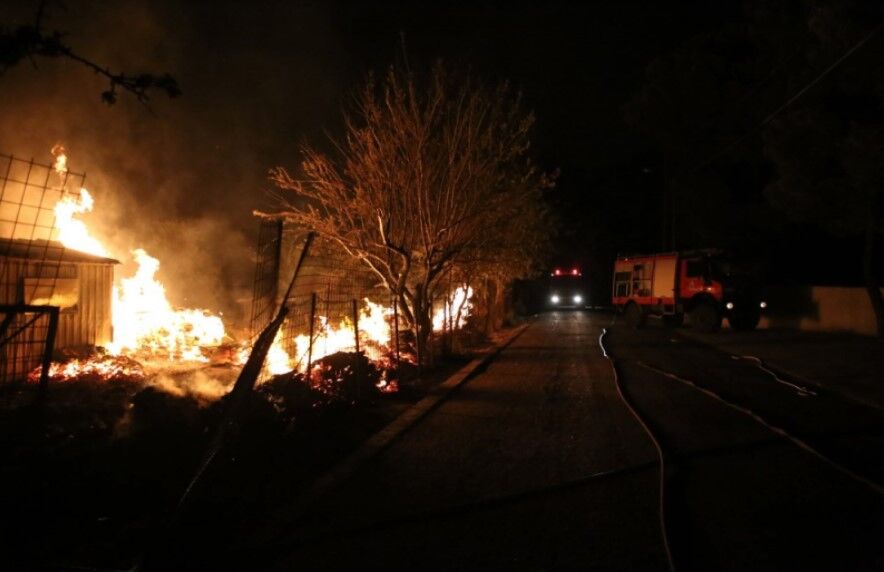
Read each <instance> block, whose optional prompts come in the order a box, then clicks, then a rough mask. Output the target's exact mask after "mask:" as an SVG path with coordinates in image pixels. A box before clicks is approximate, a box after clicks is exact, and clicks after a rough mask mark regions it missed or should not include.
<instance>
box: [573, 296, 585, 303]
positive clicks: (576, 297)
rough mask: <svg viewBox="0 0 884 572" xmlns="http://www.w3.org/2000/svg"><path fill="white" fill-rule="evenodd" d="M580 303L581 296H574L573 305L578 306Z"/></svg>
mask: <svg viewBox="0 0 884 572" xmlns="http://www.w3.org/2000/svg"><path fill="white" fill-rule="evenodd" d="M580 302H583V296H581V295H580V294H577V295H576V296H574V303H575V304H579V303H580Z"/></svg>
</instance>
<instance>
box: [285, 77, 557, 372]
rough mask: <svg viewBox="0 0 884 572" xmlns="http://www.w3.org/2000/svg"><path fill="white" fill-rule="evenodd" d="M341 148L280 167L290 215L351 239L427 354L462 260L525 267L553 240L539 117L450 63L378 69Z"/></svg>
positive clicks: (507, 92)
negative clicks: (438, 305) (533, 149)
mask: <svg viewBox="0 0 884 572" xmlns="http://www.w3.org/2000/svg"><path fill="white" fill-rule="evenodd" d="M345 119H346V137H345V138H344V139H343V141H337V142H335V147H336V149H337V153H336V156H334V157H330V156H328V155H326V154H323V153H320V152H318V151H317V150H315V149H314V148H312V147H309V146H307V147H306V148H305V149H304V150H303V153H304V161H303V163H302V169H303V177H302V178H301V179H296V178H294V177H292V176H291V175H290V174H289V172H288V171H287V170H286V169H284V168H282V167H278V168H275V169H273V170H272V171H271V179H272V181H273V182H274V183H275V184H276V186H277V187H278V189H280V190H282V191H290V192H285V193H283V192H281V193H279V199H280V202H281V205H282V211H281V212H280V213H278V214H279V215H282V216H284V217H285V218H287V219H289V220H291V221H293V222H295V223H298V224H300V225H302V226H304V227H305V228H308V229H310V230H313V231H315V232H316V233H317V234H319V235H320V236H323V237H325V238H327V239H329V240H332V241H333V242H335V243H337V244H338V245H340V247H341V248H343V249H344V250H345V251H346V252H348V253H349V254H350V255H352V256H354V257H356V258H358V259H359V260H361V261H362V262H363V263H364V264H366V265H367V266H368V268H370V269H371V270H372V271H373V272H374V273H375V274H376V275H377V276H378V277H379V279H380V280H381V281H382V282H383V284H384V285H385V286H386V287H387V288H388V289H389V290H390V292H391V293H392V294H393V295H394V298H395V299H396V300H397V301H398V304H399V307H400V311H401V314H402V315H403V316H404V317H405V319H406V321H407V323H408V325H409V327H410V328H411V330H412V331H413V333H414V335H415V340H416V346H417V352H418V360H419V361H421V362H423V361H424V360H425V357H426V348H427V340H428V337H429V334H430V332H431V331H432V324H431V310H432V299H433V295H434V293H436V292H437V291H438V288H439V286H440V284H439V282H440V279H441V278H442V277H443V276H446V275H447V274H448V273H449V272H452V271H454V270H455V269H457V268H462V269H466V268H467V267H468V266H469V267H470V269H471V270H473V271H475V270H481V271H485V272H492V271H495V272H498V273H510V274H511V277H515V276H516V275H517V274H519V273H520V272H522V273H523V272H524V271H525V270H526V269H527V268H528V267H529V266H530V264H531V262H532V259H534V258H535V255H536V253H537V252H538V248H539V247H540V245H541V244H542V243H543V242H544V237H545V233H544V232H543V218H544V216H545V208H544V205H543V202H542V193H543V189H545V188H548V187H550V186H551V183H552V179H551V177H549V176H547V175H545V174H543V173H541V172H540V171H539V170H538V169H537V168H536V167H535V166H534V164H533V163H532V161H531V160H530V158H529V156H528V148H529V131H530V128H531V126H532V124H533V122H534V118H533V115H532V114H530V113H527V112H525V111H524V109H523V106H522V104H521V100H520V97H519V96H518V94H514V93H513V92H512V90H511V89H510V87H509V86H508V85H507V84H501V85H499V86H497V87H496V88H493V89H488V88H486V87H484V86H482V85H480V84H478V83H477V82H475V81H474V80H472V79H470V78H469V77H462V76H457V75H455V74H451V73H449V72H448V71H447V70H446V69H445V67H444V66H443V65H442V64H441V63H440V64H437V65H436V66H435V67H434V68H433V69H432V71H431V73H430V74H429V77H428V79H427V80H426V82H419V81H418V80H417V78H416V77H415V75H414V74H413V73H411V72H410V71H403V70H401V69H398V68H395V67H391V68H390V70H389V71H388V73H387V74H386V75H385V76H384V78H383V80H382V81H380V82H376V81H374V80H373V79H372V78H369V81H368V82H367V85H366V86H365V89H364V90H363V91H362V93H361V96H360V97H358V98H357V103H356V106H355V109H354V110H353V111H352V112H351V113H349V114H348V115H347V116H346V118H345Z"/></svg>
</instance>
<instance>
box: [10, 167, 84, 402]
mask: <svg viewBox="0 0 884 572" xmlns="http://www.w3.org/2000/svg"><path fill="white" fill-rule="evenodd" d="M84 181H85V175H83V174H81V173H72V172H70V171H68V170H67V169H65V168H63V166H62V165H49V164H44V163H38V162H35V161H34V160H27V161H26V160H23V159H18V158H15V157H13V156H11V155H0V386H3V385H5V384H7V383H9V382H16V381H23V380H24V379H25V378H26V377H27V375H28V373H29V372H31V371H33V370H34V368H36V367H37V366H40V365H41V364H48V361H49V359H50V357H51V354H52V351H53V349H54V341H55V335H56V331H57V326H58V322H59V311H60V310H61V311H62V312H65V311H67V312H68V313H72V312H76V310H77V307H78V304H79V303H80V290H81V281H80V278H81V276H80V274H81V273H82V271H81V266H82V265H83V264H86V263H94V262H97V259H95V258H96V257H89V256H88V255H82V254H81V253H74V252H71V251H69V250H68V249H67V248H65V246H64V245H63V244H62V243H61V242H60V241H59V232H60V231H59V228H58V225H57V224H56V221H57V218H58V212H59V208H62V209H64V208H68V209H76V208H79V205H81V204H82V200H83V199H84V196H83V192H82V191H81V189H82V188H83V183H84ZM59 205H61V207H60V206H59ZM46 370H47V367H44V368H43V371H46ZM45 381H46V380H45V377H44V378H43V379H41V382H42V383H44V384H45Z"/></svg>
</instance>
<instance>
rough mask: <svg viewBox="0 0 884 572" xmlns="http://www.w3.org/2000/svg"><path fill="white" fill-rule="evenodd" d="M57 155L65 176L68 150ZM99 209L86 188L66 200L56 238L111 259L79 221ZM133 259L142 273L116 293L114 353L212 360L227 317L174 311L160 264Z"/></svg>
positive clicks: (143, 256) (141, 255)
mask: <svg viewBox="0 0 884 572" xmlns="http://www.w3.org/2000/svg"><path fill="white" fill-rule="evenodd" d="M52 154H53V155H54V156H55V165H54V167H55V170H56V172H57V173H58V174H59V175H60V176H62V177H64V175H65V174H66V173H67V156H66V154H65V152H64V148H63V147H61V146H56V147H54V148H53V150H52ZM94 206H95V201H94V199H93V198H92V195H90V194H89V191H87V190H86V189H85V188H83V189H80V193H79V195H76V196H75V195H73V194H66V195H64V196H63V197H62V199H61V200H60V201H59V202H58V203H57V204H56V205H55V208H54V211H55V231H56V232H55V235H56V237H57V240H58V241H59V242H61V243H62V244H63V245H64V246H65V247H67V248H70V249H72V250H77V251H80V252H86V253H89V254H95V255H97V256H105V257H110V256H111V253H110V251H109V249H107V248H106V247H105V246H104V245H103V244H102V243H101V241H99V240H98V239H96V238H95V237H93V236H91V235H90V234H89V229H88V227H87V226H86V223H85V222H83V221H82V220H80V219H79V218H77V217H78V216H79V215H83V214H86V213H89V212H91V211H92V209H93V207H94ZM132 256H133V258H134V260H135V262H136V263H137V264H138V270H136V272H135V275H134V276H131V277H128V278H123V279H121V280H120V282H119V284H118V285H116V286H114V289H113V299H112V307H113V318H112V322H113V341H112V342H111V343H110V344H109V347H108V349H109V351H110V352H111V353H113V354H115V355H121V354H126V355H137V356H138V357H140V358H151V357H158V358H166V359H174V360H185V361H200V362H204V361H208V359H207V358H206V356H205V355H204V354H203V349H204V348H210V347H214V346H218V345H220V344H221V343H222V341H223V339H224V336H225V331H224V323H223V322H222V321H221V318H220V317H219V316H215V315H212V314H210V313H209V312H207V311H205V310H194V309H177V308H174V307H173V306H172V304H171V303H170V302H169V300H168V298H167V297H166V289H165V287H164V286H163V285H162V284H161V283H160V282H159V281H158V280H157V279H156V273H157V270H159V267H160V261H159V260H157V259H156V258H154V257H152V256H150V255H149V254H148V253H147V252H146V251H145V250H144V249H141V248H138V249H135V250H133V251H132Z"/></svg>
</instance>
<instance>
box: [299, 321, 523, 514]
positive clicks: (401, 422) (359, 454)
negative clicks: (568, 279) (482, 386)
mask: <svg viewBox="0 0 884 572" xmlns="http://www.w3.org/2000/svg"><path fill="white" fill-rule="evenodd" d="M530 326H531V324H530V323H528V324H523V325H520V326H518V327H516V328H514V329H513V330H512V331H510V332H508V333H507V334H506V335H505V337H504V338H503V339H502V340H501V341H499V342H498V343H497V344H495V345H494V346H493V347H491V348H488V349H486V350H484V351H482V352H481V353H480V354H479V356H478V357H476V358H475V359H473V360H472V361H470V362H469V363H468V364H466V365H465V366H463V367H462V368H460V369H459V370H457V372H455V373H454V374H453V375H451V376H450V377H449V378H448V379H446V380H445V381H444V382H442V383H441V384H439V385H438V386H436V387H435V388H433V389H432V390H431V391H430V392H429V394H428V395H427V396H426V397H424V398H423V399H421V400H420V401H418V402H417V403H415V404H414V405H412V406H411V407H409V408H408V409H406V410H405V411H403V412H402V413H400V414H399V416H398V417H396V418H395V419H394V420H393V421H391V422H390V423H389V424H387V426H386V427H384V428H383V429H381V430H380V431H378V432H377V433H375V434H373V435H372V436H371V437H369V438H368V439H366V441H365V442H364V443H363V444H362V445H360V446H359V448H358V449H356V450H355V451H353V452H352V453H350V454H349V455H347V456H346V457H345V458H344V459H342V460H341V461H338V462H337V463H336V464H335V465H334V466H332V467H331V468H330V469H329V470H327V471H325V473H323V474H322V475H320V476H319V477H318V478H317V479H316V480H315V481H313V484H312V485H310V487H309V488H307V490H305V491H304V492H303V493H302V494H301V495H299V496H298V498H297V499H296V500H295V502H294V504H293V505H291V506H290V507H289V508H288V510H287V511H286V512H288V513H289V517H290V518H292V519H294V518H297V517H298V516H300V515H301V514H303V513H304V512H305V511H306V509H307V508H309V507H310V506H311V505H312V504H314V503H315V502H316V501H318V500H319V499H321V498H322V497H323V496H325V495H326V494H327V493H328V492H329V491H331V490H333V489H335V488H337V487H338V486H340V485H341V484H342V483H343V482H344V481H346V480H347V479H349V478H350V477H351V476H352V475H353V473H355V472H356V471H357V470H358V469H359V468H360V467H361V466H362V465H363V464H365V463H366V462H368V461H369V460H371V459H373V458H374V457H375V456H377V455H378V454H379V453H381V452H382V451H383V450H384V449H386V448H387V447H389V446H390V444H391V443H393V441H395V440H396V439H397V438H399V437H400V436H401V435H403V434H404V433H405V432H407V431H408V430H409V429H411V428H412V427H414V426H415V425H416V424H417V423H419V422H420V421H421V420H422V419H423V418H424V417H426V416H427V415H428V414H429V413H430V412H431V411H433V410H434V409H436V408H437V407H438V406H439V405H440V404H441V403H442V402H444V401H445V400H447V399H448V397H449V396H450V395H451V394H452V393H453V392H454V391H455V390H456V389H458V388H459V387H461V386H462V385H464V384H465V383H466V382H468V381H469V380H470V379H472V378H473V374H474V373H476V372H477V371H478V370H479V369H481V368H482V367H483V366H485V365H487V364H488V363H489V362H490V361H491V360H492V359H494V358H495V357H496V356H497V355H498V354H499V353H500V352H501V351H503V350H504V349H505V348H506V347H507V346H509V345H510V344H511V343H513V342H514V341H515V340H516V339H517V338H518V337H519V336H521V335H522V334H523V333H524V332H525V330H527V329H528V328H529V327H530Z"/></svg>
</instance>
